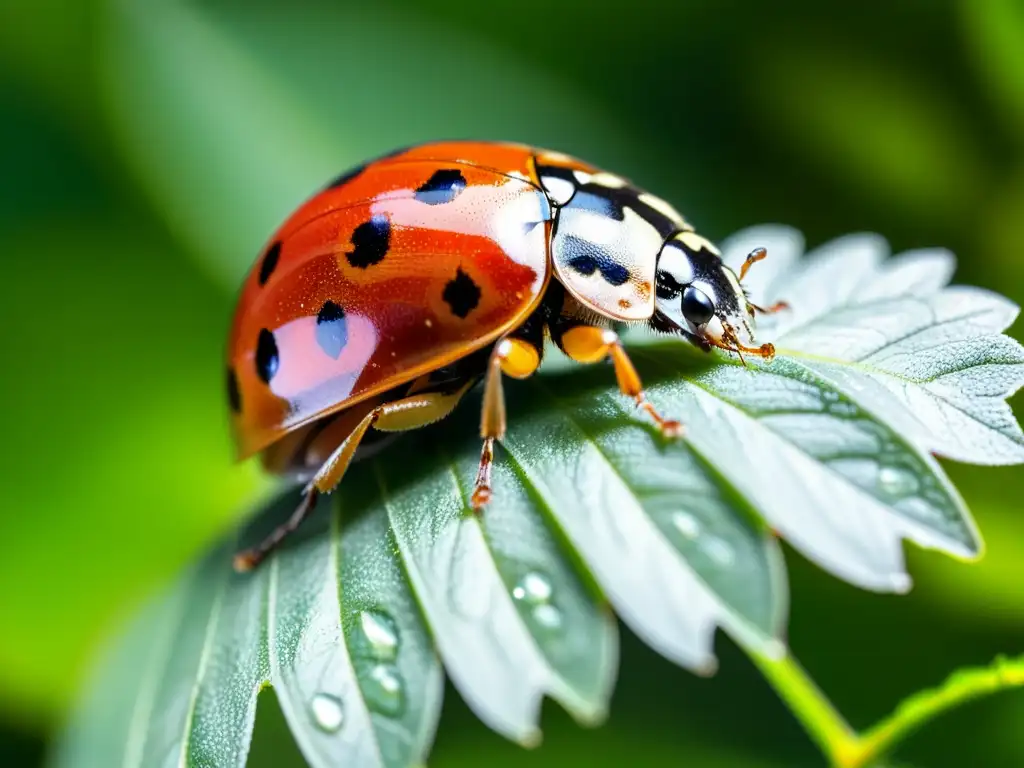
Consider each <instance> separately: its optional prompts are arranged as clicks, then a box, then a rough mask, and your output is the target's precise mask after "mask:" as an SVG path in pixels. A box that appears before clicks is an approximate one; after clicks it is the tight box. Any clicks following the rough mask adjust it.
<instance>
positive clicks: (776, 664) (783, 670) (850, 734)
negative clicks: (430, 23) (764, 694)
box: [748, 649, 858, 766]
mask: <svg viewBox="0 0 1024 768" xmlns="http://www.w3.org/2000/svg"><path fill="white" fill-rule="evenodd" d="M748 652H749V653H750V658H751V659H752V660H753V662H754V663H755V664H756V665H757V666H758V668H759V669H760V670H761V674H763V675H764V676H765V678H766V679H767V680H768V682H769V684H770V685H771V686H772V688H774V689H775V692H776V693H777V694H778V695H779V698H781V699H782V700H783V702H785V704H786V706H787V707H789V709H790V710H791V711H792V712H793V714H794V715H796V718H797V720H799V721H800V724H801V725H803V727H804V730H806V731H807V733H808V735H810V737H811V738H812V739H813V740H814V741H815V742H817V744H818V747H819V748H820V749H821V751H822V752H823V753H824V754H825V757H827V758H828V760H829V763H830V764H831V765H835V766H849V765H853V763H851V762H850V760H851V757H852V756H853V755H854V754H856V752H857V751H858V749H857V734H856V733H855V732H854V730H853V729H852V728H851V727H850V726H849V725H848V724H847V722H846V720H845V719H843V716H842V715H841V714H839V711H838V710H837V709H836V708H835V707H834V706H833V705H832V702H831V701H829V700H828V697H827V696H825V694H824V693H823V692H822V691H821V689H819V688H818V686H817V685H815V683H814V681H813V680H812V679H811V678H810V676H809V675H808V674H807V672H805V671H804V669H803V667H801V666H800V665H799V664H798V663H797V661H796V659H794V658H793V656H792V655H791V654H788V653H787V654H786V655H785V656H782V657H781V658H778V659H770V658H767V657H765V656H762V655H761V654H759V653H757V652H756V651H753V650H749V649H748Z"/></svg>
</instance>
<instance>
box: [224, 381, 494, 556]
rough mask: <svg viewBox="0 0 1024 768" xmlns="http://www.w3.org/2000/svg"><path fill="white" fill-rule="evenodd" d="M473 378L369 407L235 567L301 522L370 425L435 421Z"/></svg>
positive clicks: (404, 426)
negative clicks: (289, 509) (284, 514)
mask: <svg viewBox="0 0 1024 768" xmlns="http://www.w3.org/2000/svg"><path fill="white" fill-rule="evenodd" d="M477 381H479V378H473V379H471V380H469V381H467V382H466V383H465V384H464V385H463V386H461V387H460V388H459V389H458V390H456V391H455V392H450V393H444V392H423V393H419V394H415V395H410V396H408V397H403V398H401V399H399V400H393V401H391V402H388V403H381V404H380V405H377V406H376V407H373V408H371V409H370V410H369V412H368V413H367V414H366V415H365V416H363V418H362V419H360V420H359V422H358V423H357V424H356V425H355V427H354V428H353V429H352V430H351V431H350V432H348V434H347V435H346V436H345V437H344V439H343V440H342V441H341V443H340V444H339V445H338V446H337V447H336V448H335V449H334V451H333V452H332V453H331V455H330V456H329V457H328V459H327V460H326V461H325V462H324V463H323V465H321V467H320V469H319V470H317V473H316V474H315V475H313V479H312V480H310V481H309V485H307V486H306V489H305V491H304V492H303V497H302V501H301V502H300V503H299V506H298V507H297V508H296V509H295V512H293V513H292V515H291V517H289V518H288V520H287V522H285V523H284V524H283V525H280V526H278V527H277V528H276V529H275V530H274V531H273V532H272V533H271V534H270V535H269V536H267V538H265V539H264V540H263V541H261V542H260V543H259V544H257V545H256V546H255V547H253V548H252V549H248V550H245V551H244V552H239V553H238V554H237V555H235V559H234V566H235V570H236V571H249V570H252V569H253V568H255V567H256V566H257V565H259V564H260V562H262V561H263V560H264V559H265V558H266V556H267V555H269V554H270V553H271V552H272V551H273V550H274V549H276V548H277V546H278V545H279V544H280V543H281V542H282V541H284V539H285V538H286V537H287V536H288V534H290V533H291V532H292V531H294V530H295V529H296V528H298V527H299V526H300V525H301V524H302V522H303V521H304V520H305V519H306V518H307V517H308V516H309V514H310V512H312V511H313V509H314V507H316V501H317V499H318V498H319V497H320V494H322V493H330V492H331V491H332V490H334V488H335V487H336V486H337V485H338V483H339V482H340V481H341V478H342V477H343V476H344V474H345V471H346V470H347V469H348V467H349V465H350V464H351V463H352V459H353V457H354V456H355V454H356V449H357V448H358V447H359V443H360V442H361V441H362V439H363V437H364V436H365V435H366V433H367V432H368V431H369V429H370V427H373V428H374V429H377V430H380V431H382V432H404V431H406V430H410V429H417V428H419V427H424V426H426V425H427V424H432V423H434V422H435V421H439V420H440V419H443V418H444V417H445V416H447V415H448V414H450V413H451V412H452V410H453V409H454V408H455V406H456V405H457V404H458V402H459V400H460V399H461V398H462V396H463V395H464V394H466V391H467V390H469V388H470V387H472V386H473V384H475V383H476V382H477Z"/></svg>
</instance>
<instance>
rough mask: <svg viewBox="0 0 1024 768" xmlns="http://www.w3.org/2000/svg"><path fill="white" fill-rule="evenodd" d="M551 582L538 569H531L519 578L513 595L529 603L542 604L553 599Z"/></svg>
mask: <svg viewBox="0 0 1024 768" xmlns="http://www.w3.org/2000/svg"><path fill="white" fill-rule="evenodd" d="M552 592H553V590H552V588H551V582H550V581H548V580H547V577H545V576H542V575H541V574H539V573H537V572H536V571H530V572H529V573H527V574H526V575H525V576H523V578H521V579H520V580H519V583H518V584H516V586H515V588H514V589H513V590H512V597H514V598H515V599H516V600H521V601H522V602H524V603H528V604H529V605H540V604H542V603H548V602H550V601H551V594H552Z"/></svg>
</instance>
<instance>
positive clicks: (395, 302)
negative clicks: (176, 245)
mask: <svg viewBox="0 0 1024 768" xmlns="http://www.w3.org/2000/svg"><path fill="white" fill-rule="evenodd" d="M764 255H765V252H764V250H763V249H759V250H757V251H754V252H753V253H751V255H750V256H749V257H748V259H747V262H746V263H745V264H744V266H743V269H742V270H741V272H740V276H739V277H738V276H737V275H736V274H735V273H734V272H733V271H732V270H731V269H730V268H729V267H727V266H726V265H725V264H723V263H722V260H721V258H720V257H719V253H718V251H717V250H716V249H715V247H714V246H713V245H712V244H711V243H710V242H708V241H707V240H705V239H704V238H703V237H701V236H700V235H698V234H697V233H696V232H695V231H694V230H693V228H692V227H691V226H690V225H689V224H688V223H687V222H686V221H685V220H684V219H683V217H682V216H681V215H679V213H677V212H676V211H675V209H673V208H672V207H671V206H670V205H669V204H668V203H666V202H665V201H663V200H661V199H660V198H657V197H655V196H653V195H651V194H649V193H648V192H645V191H643V190H641V189H639V188H637V187H636V186H634V185H633V184H631V183H630V182H628V181H627V180H626V179H623V178H621V177H619V176H616V175H614V174H610V173H607V172H605V171H601V170H599V169H597V168H595V167H593V166H590V165H588V164H586V163H583V162H581V161H579V160H576V159H574V158H571V157H568V156H566V155H563V154H560V153H555V152H550V151H547V150H543V149H537V148H534V147H528V146H524V145H517V144H500V143H485V142H443V143H433V144H425V145H421V146H417V147H414V148H411V149H406V150H403V151H401V152H398V153H395V154H392V155H388V156H386V157H383V158H381V159H378V160H376V161H373V162H371V163H368V164H366V165H364V166H361V167H359V168H357V169H355V170H352V171H349V172H348V173H345V174H343V175H342V176H340V177H338V178H337V179H336V180H335V181H334V182H332V183H331V184H330V185H328V186H327V188H326V189H324V190H323V191H321V192H320V193H318V194H316V195H315V196H313V197H312V198H310V199H309V200H307V201H306V202H305V203H304V204H302V205H301V206H300V207H299V209H298V210H297V211H296V212H295V213H293V214H292V216H291V217H290V218H289V219H288V220H287V221H286V222H285V223H284V224H283V225H282V226H281V228H280V229H279V230H278V231H277V232H276V233H275V234H274V235H273V237H272V238H271V239H270V242H269V244H268V245H267V246H266V248H265V249H264V250H263V253H262V254H261V256H260V257H259V259H258V260H257V262H256V264H255V265H254V267H253V269H252V270H251V272H250V274H249V275H248V277H247V278H246V280H245V283H244V285H243V287H242V291H241V295H240V297H239V301H238V307H237V310H236V313H235V317H234V323H233V326H232V329H231V334H230V338H229V341H228V371H227V376H228V399H229V403H230V406H231V410H232V415H233V419H232V421H233V426H234V431H235V437H236V441H237V444H238V449H239V455H240V458H245V457H248V456H251V455H254V454H257V453H259V454H261V457H262V460H263V463H264V465H265V466H266V467H267V469H268V470H270V471H272V472H275V473H281V474H297V475H304V476H308V477H309V478H310V480H309V483H308V485H307V486H306V488H305V490H304V492H303V498H302V501H301V503H300V504H299V506H298V508H297V510H296V512H295V514H293V515H292V517H291V519H290V520H289V522H288V523H286V524H285V525H283V526H281V527H280V528H279V529H277V530H276V531H275V532H274V533H273V534H271V535H270V536H269V537H268V538H267V539H266V540H265V541H263V542H262V543H261V544H259V545H258V546H257V547H256V548H254V549H252V550H249V551H246V552H243V553H240V554H239V555H237V556H236V558H235V566H236V568H238V569H239V570H246V569H248V568H251V567H253V566H255V565H256V564H257V563H258V562H259V561H261V560H262V559H263V558H264V557H265V556H266V555H267V554H268V553H269V552H270V551H271V550H272V549H273V548H274V547H275V546H276V545H277V544H278V543H279V542H280V541H281V540H282V539H283V538H284V537H285V536H286V535H287V533H288V532H289V531H291V530H293V529H294V528H295V527H297V526H298V524H299V523H300V522H301V521H302V519H303V518H304V517H305V516H306V514H308V512H309V511H311V510H312V508H313V507H314V505H315V502H316V499H317V497H318V496H319V494H322V493H327V492H330V491H331V490H332V489H333V488H334V487H335V486H336V485H337V484H338V482H339V481H340V480H341V477H342V476H343V475H344V474H345V470H346V469H347V468H348V466H349V464H350V463H351V461H352V460H353V458H354V457H355V455H356V452H357V449H358V448H359V446H360V443H361V442H363V443H364V447H365V445H366V444H367V443H368V442H369V441H367V440H365V438H366V437H367V434H368V433H370V431H371V429H372V430H374V431H376V432H382V433H387V432H398V431H404V430H409V429H415V428H417V427H421V426H424V425H426V424H429V423H432V422H435V421H437V420H439V419H441V418H444V417H445V416H447V415H448V414H449V413H450V412H451V411H452V410H453V409H454V408H455V406H456V404H457V403H458V401H459V399H460V398H461V397H462V396H463V395H464V394H465V393H466V392H467V391H468V390H469V389H470V388H472V387H473V386H474V385H475V384H477V383H478V382H479V381H481V380H483V381H484V396H483V413H482V418H481V430H480V431H481V437H482V438H483V451H482V454H481V458H480V466H479V471H478V473H477V478H476V483H475V486H474V490H473V494H472V504H473V506H474V508H477V509H479V508H481V507H483V506H484V505H485V504H486V503H487V502H488V501H489V499H490V498H491V493H492V491H491V483H490V475H491V472H490V468H491V462H492V460H493V456H494V441H495V440H500V439H501V438H502V437H503V435H504V433H505V405H504V397H503V394H502V378H503V376H511V377H513V378H526V377H528V376H530V375H532V374H533V373H534V372H535V371H536V370H537V368H538V367H539V366H540V363H541V358H542V354H543V347H544V341H545V338H550V339H551V340H552V341H553V342H554V343H555V344H556V345H557V346H558V347H559V348H560V349H561V350H562V351H563V352H564V353H565V354H567V355H568V356H569V357H570V358H572V359H573V360H576V361H578V362H582V363H593V362H598V361H601V360H604V359H608V358H610V359H611V361H612V363H613V365H614V369H615V375H616V378H617V380H618V384H619V388H620V389H621V390H622V392H623V393H624V394H626V395H628V396H630V397H631V398H633V399H634V400H635V401H636V403H637V405H638V406H639V407H640V408H642V409H643V410H644V411H646V413H647V414H648V415H649V416H650V417H651V418H652V419H653V420H654V422H655V423H656V424H657V425H658V427H659V428H660V429H661V431H662V432H663V433H664V434H666V435H668V436H675V435H678V434H679V433H680V432H681V428H680V425H679V423H678V422H676V421H672V420H670V419H667V418H665V417H663V416H662V415H661V414H660V413H659V412H658V411H657V409H656V408H655V407H654V405H653V404H652V403H651V402H650V401H649V400H648V399H647V398H646V396H645V395H644V391H643V388H642V386H641V383H640V378H639V376H638V375H637V372H636V370H635V368H634V367H633V364H632V363H631V362H630V360H629V357H628V356H627V354H626V351H625V349H624V348H623V346H622V344H621V343H620V342H619V338H618V336H617V335H616V333H615V331H614V330H612V327H613V326H614V325H615V324H616V323H640V322H643V323H647V324H649V325H650V326H651V327H652V328H654V329H655V330H657V331H662V332H670V333H675V334H678V335H682V336H683V337H685V338H686V339H688V340H689V341H691V342H693V343H694V344H696V345H697V346H699V347H701V348H703V349H705V350H710V349H711V347H720V348H722V349H726V350H729V351H733V352H736V353H738V354H741V355H742V353H751V354H755V355H760V356H762V357H765V358H771V357H772V356H773V354H774V349H773V347H772V346H771V345H770V344H763V345H761V346H754V343H753V332H752V319H753V315H754V312H755V311H772V309H774V308H769V309H768V310H762V309H761V308H760V307H757V306H755V305H753V304H751V303H750V302H749V301H748V300H747V298H746V295H745V293H744V292H743V289H742V288H741V286H740V280H741V279H742V276H743V274H744V273H745V272H746V269H747V268H748V267H749V266H750V264H752V263H753V262H755V261H757V260H759V259H761V258H764Z"/></svg>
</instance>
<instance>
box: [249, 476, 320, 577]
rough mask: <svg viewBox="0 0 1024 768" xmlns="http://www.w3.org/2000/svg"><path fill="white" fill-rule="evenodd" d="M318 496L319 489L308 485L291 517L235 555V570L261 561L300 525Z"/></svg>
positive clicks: (313, 506)
mask: <svg viewBox="0 0 1024 768" xmlns="http://www.w3.org/2000/svg"><path fill="white" fill-rule="evenodd" d="M319 497H320V491H318V490H317V489H316V488H315V487H314V486H313V485H309V486H308V487H307V488H306V490H305V491H304V492H303V494H302V501H300V502H299V506H297V507H296V508H295V511H294V512H292V514H291V517H289V518H288V520H287V521H286V522H284V523H282V524H281V525H279V526H277V528H275V529H274V530H273V531H271V532H270V535H269V536H267V537H266V538H265V539H263V541H261V542H260V543H259V544H257V545H256V546H255V547H252V548H250V549H246V550H244V551H242V552H239V553H238V554H236V555H235V557H234V560H233V562H232V564H233V566H234V568H235V570H236V571H238V572H239V573H245V572H246V571H251V570H252V569H253V568H255V567H256V566H257V565H259V564H260V563H261V562H263V560H264V559H265V558H266V557H267V555H269V554H270V553H271V552H273V551H274V550H275V549H277V546H278V545H279V544H280V543H281V542H282V541H284V539H285V538H286V537H287V536H288V534H290V533H292V532H293V531H294V530H295V529H296V528H298V527H299V526H300V525H302V522H303V521H304V520H305V519H306V518H307V517H309V514H310V513H311V512H312V511H313V510H314V509H315V508H316V502H317V499H318V498H319Z"/></svg>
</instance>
